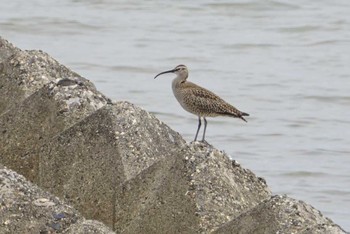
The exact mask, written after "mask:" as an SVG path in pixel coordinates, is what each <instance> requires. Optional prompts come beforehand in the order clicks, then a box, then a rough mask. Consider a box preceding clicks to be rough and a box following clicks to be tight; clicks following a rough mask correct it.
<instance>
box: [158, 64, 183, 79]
mask: <svg viewBox="0 0 350 234" xmlns="http://www.w3.org/2000/svg"><path fill="white" fill-rule="evenodd" d="M165 73H175V74H176V75H177V76H178V77H181V78H183V79H184V80H186V79H187V77H188V70H187V67H186V66H185V65H182V64H180V65H177V66H176V67H175V68H174V69H172V70H169V71H164V72H161V73H159V74H158V75H156V76H155V77H154V79H155V78H157V77H158V76H160V75H163V74H165Z"/></svg>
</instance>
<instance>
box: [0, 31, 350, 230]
mask: <svg viewBox="0 0 350 234" xmlns="http://www.w3.org/2000/svg"><path fill="white" fill-rule="evenodd" d="M0 95H1V99H0V163H1V164H2V165H4V166H6V168H5V167H0V192H1V193H0V233H24V232H28V230H30V231H29V233H56V232H57V233H111V232H112V230H113V231H114V232H116V233H345V231H344V230H342V228H341V227H339V226H338V225H336V224H334V223H333V222H332V221H331V220H330V219H328V218H326V217H324V216H323V215H322V214H321V213H320V212H319V211H318V210H316V209H315V208H313V207H312V206H310V205H308V204H306V203H304V202H302V201H298V200H295V199H292V198H289V197H287V196H272V195H271V192H270V190H269V188H268V186H267V184H266V182H265V180H264V179H262V178H259V177H257V176H255V175H254V173H252V172H251V171H250V170H247V169H245V168H242V167H241V166H240V165H239V164H238V163H237V162H235V161H232V160H230V159H229V156H228V155H226V154H225V153H223V152H221V151H219V150H217V149H215V148H214V147H212V146H210V145H206V144H202V143H198V142H195V143H190V144H187V143H186V142H185V141H184V140H183V139H182V137H181V136H180V135H179V134H178V133H176V132H175V131H173V130H172V129H170V128H169V127H168V126H167V125H165V124H164V123H162V122H161V121H159V120H158V119H157V118H156V117H155V116H153V115H152V114H150V113H148V112H146V111H145V110H142V109H141V108H139V107H137V106H135V105H133V104H132V103H129V102H125V101H122V102H112V101H111V100H110V99H108V98H107V97H106V96H105V95H103V94H102V93H100V92H99V91H97V90H96V88H95V86H94V85H93V84H92V83H91V82H90V81H89V80H87V79H85V78H83V77H81V76H80V75H79V74H77V73H75V72H73V71H71V70H70V69H68V68H66V67H65V66H63V65H61V64H59V63H58V62H57V61H56V60H55V59H53V58H52V57H50V56H49V55H48V54H46V53H44V52H42V51H22V50H20V49H19V48H16V47H14V46H13V45H12V44H11V43H9V42H8V41H6V40H5V39H3V38H1V37H0ZM17 173H19V174H21V175H23V176H24V177H25V178H24V177H23V176H21V175H18V174H17ZM43 204H44V205H43ZM68 204H69V205H68ZM73 207H74V208H73ZM87 219H89V220H87ZM23 220H25V222H23ZM92 220H97V221H92ZM102 223H103V224H102ZM22 230H24V231H23V232H22Z"/></svg>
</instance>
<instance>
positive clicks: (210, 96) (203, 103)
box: [182, 83, 240, 117]
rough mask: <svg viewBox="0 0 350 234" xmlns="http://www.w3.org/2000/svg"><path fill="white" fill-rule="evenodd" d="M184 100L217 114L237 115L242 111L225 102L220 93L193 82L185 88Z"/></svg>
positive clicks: (204, 110)
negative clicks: (217, 93)
mask: <svg viewBox="0 0 350 234" xmlns="http://www.w3.org/2000/svg"><path fill="white" fill-rule="evenodd" d="M182 92H184V95H183V97H184V102H185V103H186V104H187V105H190V106H193V108H196V109H197V110H198V111H201V112H211V113H216V114H223V115H225V114H227V115H232V116H235V117H239V116H240V111H239V110H237V109H236V108H235V107H233V106H232V105H230V104H229V103H227V102H225V101H224V100H223V99H222V98H220V97H219V96H218V95H216V94H214V93H213V92H211V91H209V90H207V89H205V88H202V87H200V86H198V85H195V84H193V83H191V86H190V87H187V88H184V89H183V90H182Z"/></svg>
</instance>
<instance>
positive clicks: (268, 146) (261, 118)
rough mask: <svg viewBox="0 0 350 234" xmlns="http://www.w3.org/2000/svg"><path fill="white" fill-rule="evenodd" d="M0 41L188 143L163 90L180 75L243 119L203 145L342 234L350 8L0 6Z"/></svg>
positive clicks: (349, 218)
mask: <svg viewBox="0 0 350 234" xmlns="http://www.w3.org/2000/svg"><path fill="white" fill-rule="evenodd" d="M0 2H1V8H0V35H1V36H3V37H4V38H6V39H8V40H10V41H11V42H13V43H15V45H17V46H18V47H20V48H22V49H41V50H44V51H46V52H48V53H49V54H51V55H52V56H53V57H55V58H56V59H58V60H59V61H60V62H61V63H63V64H65V65H67V66H69V67H70V68H72V69H73V70H75V71H77V72H78V73H80V74H81V75H82V76H84V77H86V78H88V79H90V80H92V81H93V82H94V83H95V84H96V86H97V87H98V89H99V90H101V91H102V92H103V93H105V94H107V95H108V96H109V97H111V98H112V99H114V100H128V101H130V102H133V103H135V104H137V105H138V106H140V107H142V108H144V109H146V110H148V111H150V112H153V113H154V114H155V115H156V116H157V117H158V118H159V119H161V120H162V121H163V122H165V123H166V124H168V125H169V126H170V127H172V128H173V129H174V130H176V131H178V132H179V133H181V134H182V135H183V136H184V138H185V139H186V140H187V141H192V140H193V138H194V134H195V131H196V128H197V118H196V117H195V116H192V115H191V114H189V113H186V112H185V111H184V110H182V108H181V107H180V105H179V104H178V103H177V102H176V100H175V98H174V97H173V94H172V91H171V79H172V78H173V76H172V75H164V76H162V77H159V79H156V80H154V79H153V77H154V75H156V74H157V73H159V72H161V71H164V70H168V69H171V68H173V67H175V66H176V65H178V64H186V65H187V66H188V67H189V69H190V77H189V79H190V80H191V81H193V82H195V83H198V84H200V85H202V86H204V87H206V88H208V89H210V90H212V91H214V92H216V93H217V94H219V95H220V96H222V97H223V98H224V99H226V100H227V101H228V102H230V103H232V104H233V105H235V106H236V107H238V108H239V109H241V110H242V111H245V112H248V113H250V114H251V117H249V118H248V123H247V124H246V123H244V122H241V121H239V120H237V119H231V118H215V119H209V123H208V129H207V140H208V142H210V143H211V144H213V145H214V146H216V147H217V148H219V149H222V150H225V151H226V152H227V153H229V154H230V155H231V156H232V158H233V159H235V160H237V161H239V162H240V163H241V164H242V165H243V166H244V167H246V168H250V169H251V170H253V171H254V172H255V173H256V174H257V175H258V176H261V177H264V178H266V179H267V182H268V184H269V186H270V187H271V189H272V191H273V192H274V193H276V194H288V195H289V196H291V197H294V198H297V199H301V200H304V201H306V202H308V203H310V204H312V205H313V206H315V207H316V208H317V209H319V210H321V211H322V212H323V213H324V214H325V215H326V216H328V217H330V218H331V219H332V220H333V221H334V222H336V223H338V224H340V225H341V226H342V227H343V228H345V229H346V230H350V66H349V65H350V13H349V12H350V1H348V0H334V1H326V0H320V1H307V0H296V1H286V0H284V1H282V0H278V1H277V0H276V1H271V0H267V1H259V0H251V1H248V0H238V1H228V0H226V1H214V0H212V1H210V0H204V1H193V2H189V1H180V2H179V1H177V2H176V3H175V2H174V1H113V0H84V1H83V0H62V1H47V0H32V1H24V0H23V1H21V0H12V1H5V0H0Z"/></svg>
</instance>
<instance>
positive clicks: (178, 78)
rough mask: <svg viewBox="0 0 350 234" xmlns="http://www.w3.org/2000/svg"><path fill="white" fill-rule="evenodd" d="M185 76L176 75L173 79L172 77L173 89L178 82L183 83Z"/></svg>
mask: <svg viewBox="0 0 350 234" xmlns="http://www.w3.org/2000/svg"><path fill="white" fill-rule="evenodd" d="M185 82H186V78H184V77H181V76H177V77H176V78H175V79H173V83H172V87H173V89H175V88H177V87H178V86H179V85H180V84H182V83H185Z"/></svg>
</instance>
